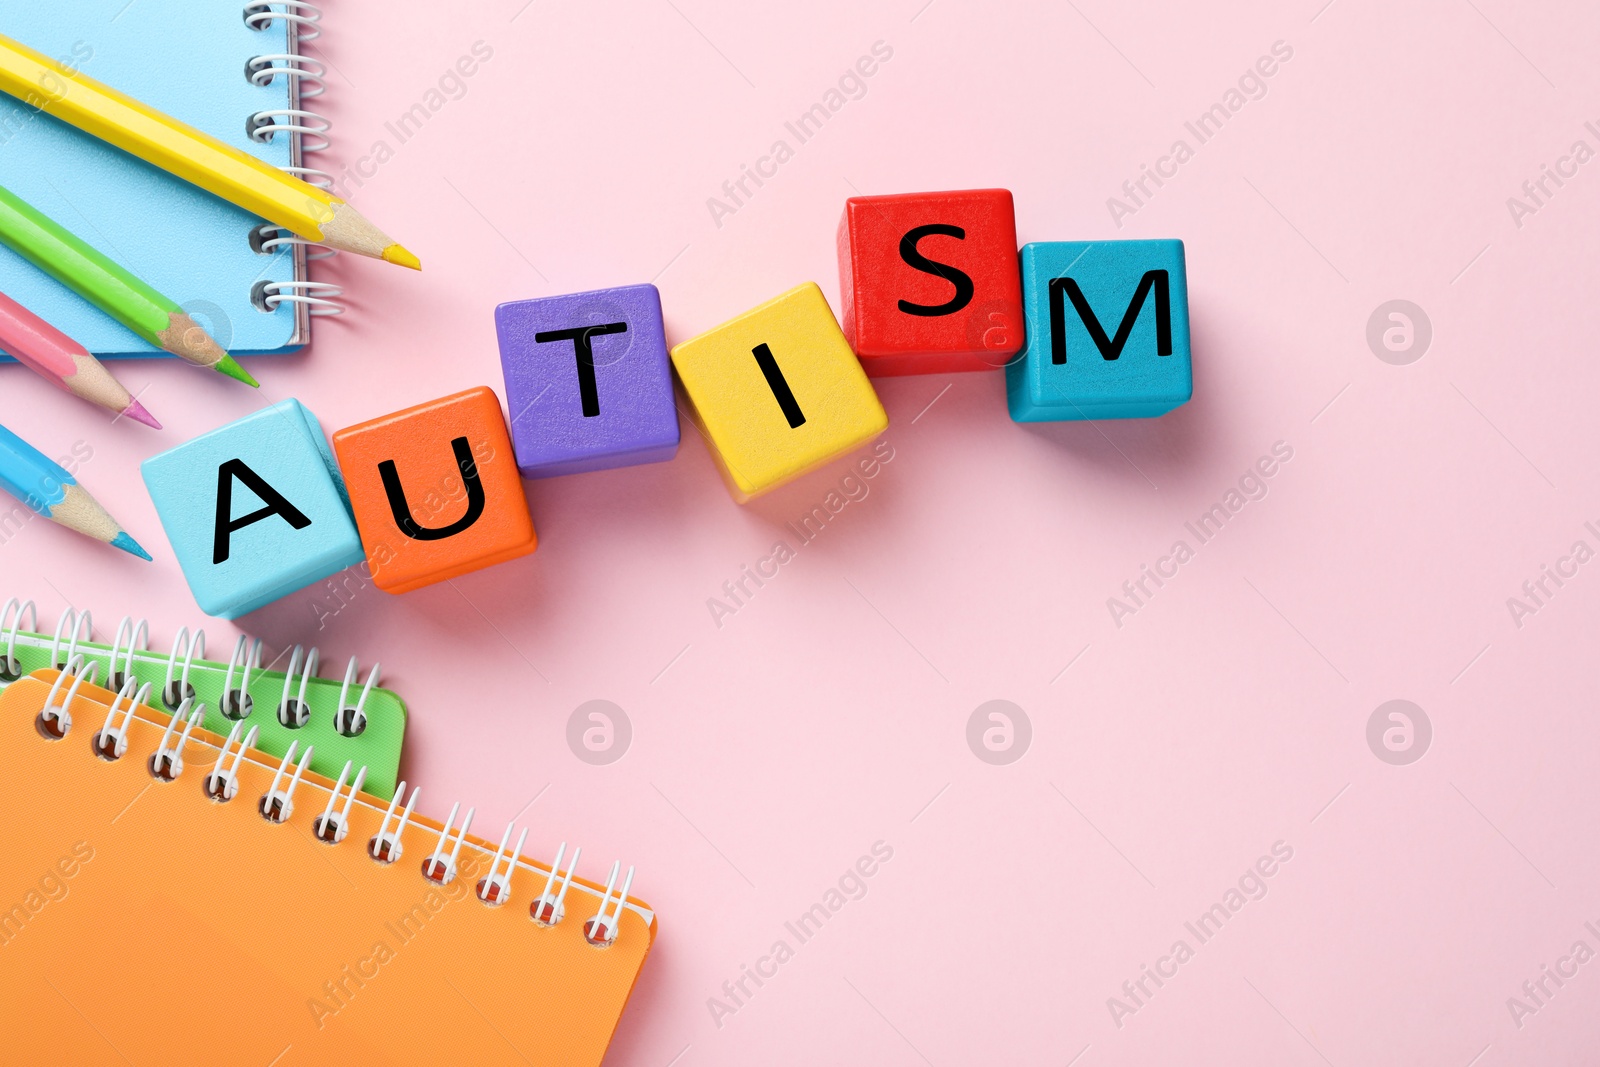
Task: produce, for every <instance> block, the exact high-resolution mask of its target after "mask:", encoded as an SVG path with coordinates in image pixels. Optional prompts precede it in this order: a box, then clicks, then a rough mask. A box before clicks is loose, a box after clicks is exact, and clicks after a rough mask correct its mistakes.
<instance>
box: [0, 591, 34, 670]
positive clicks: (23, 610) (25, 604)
mask: <svg viewBox="0 0 1600 1067" xmlns="http://www.w3.org/2000/svg"><path fill="white" fill-rule="evenodd" d="M12 611H15V612H16V615H15V617H13V616H12V614H11V613H12ZM24 615H27V616H28V620H29V621H28V632H29V633H36V632H37V631H38V629H39V606H38V605H37V604H35V603H34V602H33V601H31V600H18V599H17V598H16V597H12V598H11V599H10V600H7V601H6V606H5V607H4V608H0V627H3V626H5V624H6V620H7V619H11V626H10V628H9V629H7V630H6V653H5V661H4V662H3V663H0V678H4V679H5V680H6V681H8V682H14V681H16V680H17V679H18V678H20V677H22V661H21V660H19V659H17V633H18V631H20V630H21V629H22V617H23V616H24Z"/></svg>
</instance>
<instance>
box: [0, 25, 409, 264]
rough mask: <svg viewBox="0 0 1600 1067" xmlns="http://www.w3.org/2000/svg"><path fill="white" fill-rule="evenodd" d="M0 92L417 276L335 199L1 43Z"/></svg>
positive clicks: (290, 225) (309, 234)
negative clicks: (394, 264) (406, 269)
mask: <svg viewBox="0 0 1600 1067" xmlns="http://www.w3.org/2000/svg"><path fill="white" fill-rule="evenodd" d="M0 91H4V92H6V93H9V94H10V95H11V96H14V97H16V98H17V99H19V100H21V101H23V102H24V103H26V104H28V105H29V106H30V107H35V108H38V109H40V110H42V111H44V112H46V113H48V114H51V115H54V116H55V117H56V118H58V119H61V120H62V121H63V122H67V123H71V124H72V125H74V126H76V127H78V128H79V129H80V130H83V131H84V132H86V133H90V134H93V135H94V136H96V137H98V138H100V139H101V140H102V141H106V142H107V143H109V144H114V145H116V146H117V147H118V148H120V149H122V150H123V151H125V152H131V153H132V154H133V155H135V156H138V157H139V158H140V159H142V160H144V161H145V162H147V163H150V164H153V165H154V166H157V167H160V168H161V169H162V170H165V171H167V172H169V173H171V174H174V175H176V176H178V177H179V178H182V179H183V180H184V181H187V182H191V183H192V184H194V185H198V186H199V187H200V188H202V189H205V190H206V191H208V192H211V193H214V194H216V195H217V196H220V197H222V199H224V200H227V201H229V202H230V203H233V204H237V205H238V206H239V207H242V208H244V209H245V210H246V211H251V212H254V213H255V214H257V215H260V216H261V217H262V218H264V219H267V220H269V221H271V222H274V223H276V224H277V225H279V226H282V227H284V228H285V229H288V230H290V231H292V232H294V233H295V234H298V235H299V236H301V237H304V238H306V239H308V240H312V241H317V242H319V243H321V244H325V245H327V246H328V247H330V248H337V249H340V250H342V251H345V252H354V253H355V254H357V255H361V256H372V257H373V258H375V259H383V260H387V261H388V262H390V263H398V264H399V265H401V266H402V267H410V268H412V269H413V270H421V269H422V263H421V261H420V260H418V259H417V257H416V256H414V255H412V254H411V253H410V252H409V251H407V250H406V249H405V248H404V247H402V246H401V245H398V244H396V243H395V242H394V241H392V240H390V239H389V237H388V236H387V235H385V234H384V232H383V231H382V230H380V229H378V228H377V227H376V226H374V225H373V224H372V223H370V222H368V221H367V220H366V219H365V218H363V217H362V215H361V213H360V212H358V211H357V210H356V209H355V208H353V207H351V206H350V205H349V204H347V203H345V202H344V201H343V200H341V199H339V198H338V197H336V196H333V195H332V194H330V193H327V192H324V191H323V190H321V189H318V188H317V187H316V186H314V185H311V184H309V183H307V182H303V181H301V180H300V179H299V178H296V177H293V176H292V175H289V174H285V173H284V172H283V171H281V170H279V169H277V168H276V167H273V166H271V165H270V164H267V163H263V162H262V161H261V160H259V159H257V158H256V157H255V156H252V155H251V154H250V153H248V152H244V151H241V150H240V149H237V148H234V147H233V146H232V145H229V144H225V143H223V142H222V141H219V140H217V139H216V138H215V137H212V136H211V135H210V134H207V133H202V132H200V131H199V130H197V129H195V128H194V127H192V126H187V125H185V124H184V123H181V122H179V121H178V120H177V119H175V118H173V117H171V116H170V115H166V114H163V113H162V112H160V111H157V110H156V109H154V108H152V107H149V106H147V105H145V104H141V103H140V102H139V101H137V100H135V99H134V98H133V97H131V96H128V95H126V94H124V93H119V92H118V91H117V90H115V89H113V88H111V87H110V86H108V85H103V84H101V83H100V82H97V81H95V80H94V79H93V78H89V77H86V76H85V75H83V74H80V73H78V72H76V71H73V70H70V69H68V68H67V67H65V66H63V65H62V64H60V63H57V62H56V61H55V60H53V59H51V58H50V57H49V56H45V55H42V54H40V53H39V52H35V51H34V50H33V49H31V48H29V47H28V46H26V45H24V44H20V43H19V42H17V41H14V40H12V39H11V38H10V37H6V36H4V35H0Z"/></svg>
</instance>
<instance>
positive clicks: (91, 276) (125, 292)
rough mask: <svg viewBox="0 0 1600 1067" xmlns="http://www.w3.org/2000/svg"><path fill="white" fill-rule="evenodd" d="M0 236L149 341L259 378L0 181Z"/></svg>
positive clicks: (188, 358) (235, 374)
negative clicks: (0, 183) (1, 184)
mask: <svg viewBox="0 0 1600 1067" xmlns="http://www.w3.org/2000/svg"><path fill="white" fill-rule="evenodd" d="M0 241H4V242H5V243H6V244H8V245H10V246H11V247H12V248H13V249H15V250H16V251H17V252H18V253H20V254H21V255H22V256H24V257H25V258H27V259H28V260H29V261H31V262H32V263H33V265H34V266H36V267H38V268H39V269H40V270H42V271H44V272H45V273H47V274H49V275H50V276H51V277H53V278H55V279H56V280H57V281H59V282H60V283H61V284H63V285H65V286H66V287H67V288H69V289H71V290H72V291H73V292H75V293H77V294H78V295H79V296H81V297H83V298H84V299H85V300H87V301H89V302H90V303H91V304H93V305H94V306H95V307H97V308H99V309H100V310H101V311H104V312H105V313H106V314H107V315H110V316H111V317H112V318H114V319H116V320H117V321H118V322H120V323H122V324H123V325H124V326H126V327H127V328H128V329H130V330H132V331H133V332H134V333H136V334H138V335H139V336H140V337H142V338H144V339H145V340H146V341H148V342H150V343H151V344H153V345H158V346H160V347H161V348H163V349H165V350H167V351H168V352H171V353H172V354H173V355H175V356H177V357H178V358H179V359H181V360H184V361H185V362H187V363H192V364H194V365H195V366H197V367H207V368H209V369H211V370H214V371H217V372H218V373H220V374H226V375H227V376H228V377H230V378H236V379H238V380H239V381H241V382H244V383H245V384H246V385H249V386H256V385H258V383H257V382H256V380H255V379H254V378H252V377H250V374H249V372H247V371H246V370H245V369H244V368H243V367H241V366H239V364H238V362H237V361H235V360H234V358H233V357H232V356H230V355H228V353H227V352H225V351H223V349H222V346H221V345H219V344H217V342H216V341H214V340H212V339H211V335H210V334H208V333H206V331H205V330H203V329H201V328H200V324H199V323H197V322H195V321H194V319H192V318H190V317H189V316H188V315H187V314H186V313H185V312H184V310H183V309H182V308H181V307H179V306H178V305H177V304H176V303H175V302H174V301H172V300H169V299H168V298H166V297H165V296H162V295H161V294H160V293H158V292H156V291H155V290H154V289H152V288H150V286H148V285H146V284H145V283H144V282H142V281H140V280H139V279H138V278H136V277H135V276H134V275H133V274H131V273H130V272H129V271H127V270H125V269H124V268H122V267H120V266H118V265H117V264H116V263H115V262H113V261H112V260H111V259H109V258H107V257H106V256H105V255H103V254H101V253H100V252H98V251H96V250H95V249H94V248H92V247H90V246H89V245H88V244H86V243H84V242H83V241H82V240H80V239H79V238H78V237H76V236H74V235H73V234H72V233H70V232H68V231H67V230H65V229H63V228H62V227H61V226H60V225H59V224H58V223H56V222H55V221H54V220H53V219H51V218H49V217H48V216H46V215H44V214H42V213H41V212H40V211H39V210H38V209H37V208H35V207H33V206H32V205H31V204H29V203H27V202H26V201H24V200H22V199H21V198H19V197H18V196H17V195H16V194H15V193H13V192H11V191H10V190H9V189H6V188H5V187H3V186H0Z"/></svg>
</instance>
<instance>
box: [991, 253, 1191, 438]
mask: <svg viewBox="0 0 1600 1067" xmlns="http://www.w3.org/2000/svg"><path fill="white" fill-rule="evenodd" d="M1021 258H1022V292H1023V300H1024V303H1025V305H1026V310H1027V321H1028V340H1027V344H1026V346H1025V347H1024V348H1023V350H1022V353H1021V354H1020V355H1019V356H1018V357H1017V358H1016V360H1015V361H1013V362H1012V363H1011V364H1010V365H1009V366H1007V367H1006V397H1007V400H1008V403H1009V406H1010V408H1011V417H1012V418H1013V419H1015V420H1016V421H1017V422H1057V421H1068V420H1074V419H1143V418H1152V417H1154V416H1156V415H1161V414H1164V413H1166V412H1168V411H1171V410H1172V409H1173V408H1175V407H1177V406H1178V405H1180V404H1183V403H1186V402H1188V400H1189V397H1190V395H1191V394H1192V393H1193V391H1194V382H1193V377H1192V374H1191V372H1190V366H1189V284H1188V280H1187V277H1186V275H1185V274H1184V265H1183V262H1184V261H1183V242H1182V241H1050V242H1045V243H1040V244H1030V245H1027V246H1025V247H1024V248H1023V249H1022V257H1021Z"/></svg>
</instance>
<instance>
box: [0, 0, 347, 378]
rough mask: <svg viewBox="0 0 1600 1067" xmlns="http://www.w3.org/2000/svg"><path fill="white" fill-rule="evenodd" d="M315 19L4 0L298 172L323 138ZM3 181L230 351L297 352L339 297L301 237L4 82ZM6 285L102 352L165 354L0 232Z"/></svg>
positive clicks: (156, 95) (156, 103) (160, 104)
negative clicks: (310, 45)
mask: <svg viewBox="0 0 1600 1067" xmlns="http://www.w3.org/2000/svg"><path fill="white" fill-rule="evenodd" d="M286 7H287V8H288V10H287V11H286V10H285V9H286ZM317 18H318V13H317V11H316V9H315V8H314V7H312V6H311V5H309V4H299V3H297V4H293V5H285V4H283V3H281V2H280V3H272V4H267V3H259V2H251V0H133V2H131V3H130V2H129V0H0V33H4V34H6V35H8V36H10V37H13V38H15V39H17V40H19V41H21V42H22V43H23V44H26V45H29V46H30V47H32V48H36V49H38V50H39V51H41V52H43V53H45V54H46V55H49V56H51V57H53V58H55V59H57V60H60V61H61V62H62V63H65V64H66V65H68V66H69V67H72V68H74V69H76V70H78V71H80V72H81V73H83V74H85V75H88V76H89V77H92V78H95V79H97V80H99V81H101V82H104V83H106V84H107V85H110V86H112V87H113V88H116V89H120V90H121V91H123V92H125V93H128V94H129V95H130V96H133V97H135V98H137V99H139V100H142V101H144V102H145V103H147V104H149V105H151V106H152V107H156V108H159V109H161V110H163V111H165V112H167V113H168V114H170V115H172V116H174V117H175V118H178V119H181V120H182V121H184V122H187V123H189V124H190V125H191V126H195V127H197V128H198V129H201V130H204V131H205V132H207V133H209V134H211V135H212V136H214V137H218V138H221V139H222V140H224V141H226V142H228V143H229V144H232V145H236V146H237V147H239V148H242V149H244V150H246V151H248V152H251V153H252V154H254V155H256V156H258V157H259V158H261V159H263V160H265V161H267V162H269V163H271V164H273V165H274V166H278V167H285V168H295V167H299V168H301V170H300V171H297V173H302V175H303V176H305V170H304V167H305V163H304V159H303V155H304V153H306V152H311V151H316V150H319V149H320V148H321V147H325V146H326V138H324V137H322V136H321V132H320V131H321V130H322V129H324V128H325V126H326V123H325V122H323V120H321V119H320V118H319V117H317V116H315V115H314V114H311V113H310V111H309V110H308V108H309V107H312V106H314V105H315V97H316V96H317V95H319V94H320V92H321V89H322V87H323V86H322V79H321V78H320V76H319V75H320V74H321V72H322V67H321V64H320V63H318V62H317V61H316V59H315V58H314V57H313V56H312V55H310V54H309V53H308V52H306V51H305V49H304V43H305V41H307V40H309V39H311V38H312V37H314V36H315V35H316V31H317V26H316V21H317ZM268 124H271V125H273V126H276V127H277V129H272V128H269V125H268ZM252 131H254V135H252ZM314 176H315V175H314V173H313V174H312V175H310V177H314ZM0 185H4V186H6V187H7V188H9V189H11V190H12V191H13V192H15V193H16V194H17V195H18V196H21V197H22V198H23V199H24V200H27V201H28V202H29V203H31V204H33V205H34V206H35V207H37V208H38V209H39V210H41V211H43V212H45V213H46V214H47V215H49V216H51V217H52V218H54V219H55V220H56V221H57V222H59V223H61V224H62V225H63V226H65V227H66V228H67V229H69V230H71V231H72V232H73V233H75V234H77V235H78V236H79V237H81V238H83V239H84V240H86V241H88V242H89V243H90V244H91V245H93V246H94V247H96V248H98V249H99V250H100V251H102V252H104V253H105V254H106V255H108V256H110V257H111V258H112V259H114V260H116V261H117V262H119V263H121V264H122V265H123V266H125V267H127V268H128V269H130V270H131V271H133V272H134V273H135V274H136V275H138V276H139V277H141V278H143V279H144V280H145V281H147V282H149V283H150V284H151V285H153V286H154V287H155V288H156V289H157V290H158V291H160V292H161V293H163V294H165V295H167V296H169V297H171V298H172V299H173V300H176V301H177V302H178V303H179V304H181V305H183V308H184V310H185V311H187V312H188V313H189V314H190V315H191V316H193V317H194V319H195V320H196V321H197V322H199V323H200V324H201V325H202V326H204V327H205V328H206V329H207V331H208V332H209V333H211V335H212V336H213V337H215V338H216V339H217V341H218V342H219V343H221V344H222V346H223V347H224V348H227V349H228V350H229V351H231V352H234V353H235V354H241V355H248V354H259V353H266V352H286V351H293V350H294V349H296V348H299V347H300V346H302V345H304V344H305V343H306V342H307V341H308V340H310V324H311V317H312V315H313V314H314V313H331V312H334V311H336V310H337V305H336V304H335V303H334V302H333V301H332V300H331V298H332V297H335V296H337V295H338V291H337V289H335V288H334V287H332V286H326V285H319V284H318V283H316V282H313V281H311V280H310V279H309V277H308V273H307V256H308V251H307V249H308V246H307V244H306V242H304V241H300V240H299V239H297V238H296V239H293V240H289V238H291V237H292V235H290V234H288V233H286V232H279V231H277V230H276V229H275V228H273V227H270V226H268V225H267V224H266V223H265V222H264V220H262V219H260V218H258V217H256V216H254V215H252V214H250V213H249V212H247V211H244V210H241V209H240V208H237V207H234V206H233V205H232V204H229V203H227V202H225V201H223V200H221V199H219V198H217V197H215V196H213V195H211V194H210V193H207V192H205V191H204V190H201V189H198V188H196V187H194V186H192V185H189V184H188V183H187V182H184V181H181V180H179V179H178V178H175V177H173V176H172V175H170V174H167V173H166V172H165V171H162V170H160V169H159V168H156V167H152V166H150V165H149V164H147V163H145V162H143V161H142V160H139V159H136V158H134V157H133V156H131V155H128V154H127V153H125V152H123V151H121V150H120V149H117V148H113V147H112V146H110V145H107V144H105V143H103V142H101V141H99V140H97V139H96V138H94V137H91V136H90V135H88V134H86V133H83V132H81V131H79V130H78V129H76V128H74V127H72V126H69V125H67V124H66V123H63V122H61V121H59V120H57V119H54V118H51V117H50V116H49V115H48V114H44V113H41V112H39V111H37V110H35V109H34V108H31V107H29V106H28V105H27V104H25V103H23V102H22V101H19V100H15V99H13V98H11V97H9V96H5V95H3V94H0ZM309 248H310V250H311V254H312V255H315V253H316V252H318V251H319V249H318V247H317V246H314V245H312V246H309ZM0 290H3V291H4V292H5V293H6V294H7V295H9V296H11V297H12V298H13V299H15V300H17V301H20V302H21V303H22V304H24V305H26V306H27V307H28V308H29V309H31V310H32V311H33V312H34V313H36V314H38V315H39V316H41V317H42V318H44V319H46V320H47V321H49V322H50V323H51V324H52V325H54V326H55V327H56V328H57V329H59V330H61V331H63V332H64V333H66V334H68V335H69V336H71V337H72V338H74V339H75V340H77V341H78V342H79V343H80V344H82V345H83V346H84V347H85V348H87V349H89V351H91V352H93V353H95V354H96V355H99V356H102V357H106V358H117V357H133V356H163V357H164V356H166V355H167V353H165V352H162V351H160V350H159V349H156V348H154V347H152V346H151V345H149V344H147V343H146V342H144V341H143V340H141V339H140V338H139V337H138V336H136V335H135V334H134V333H132V332H131V331H130V330H128V329H127V328H126V327H124V326H122V325H121V324H120V323H117V322H115V321H114V320H112V319H111V318H109V317H108V316H106V315H105V314H103V313H102V312H101V311H99V310H98V309H97V308H95V307H94V306H93V305H91V304H90V303H88V302H87V301H85V300H84V299H83V298H81V297H79V296H78V295H77V294H75V293H73V292H72V291H71V290H70V289H68V288H66V287H65V286H63V285H62V284H60V283H59V282H57V281H55V280H54V279H53V278H51V277H50V276H49V275H47V274H45V273H44V272H43V271H41V270H39V269H38V268H36V267H34V266H33V265H32V264H31V263H29V262H28V261H26V260H25V259H23V258H22V257H20V256H18V255H17V254H16V253H15V252H13V251H11V250H10V249H9V248H6V247H4V246H0Z"/></svg>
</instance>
